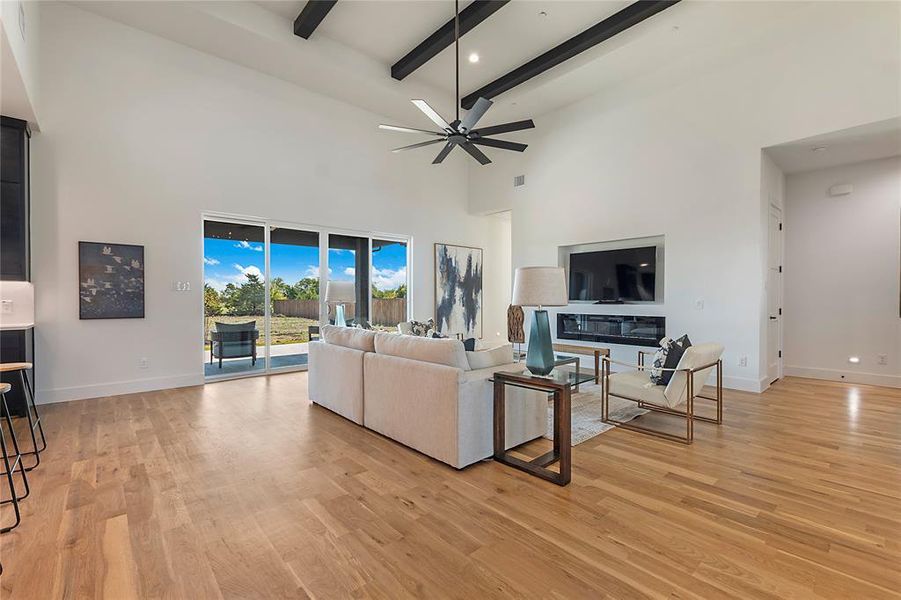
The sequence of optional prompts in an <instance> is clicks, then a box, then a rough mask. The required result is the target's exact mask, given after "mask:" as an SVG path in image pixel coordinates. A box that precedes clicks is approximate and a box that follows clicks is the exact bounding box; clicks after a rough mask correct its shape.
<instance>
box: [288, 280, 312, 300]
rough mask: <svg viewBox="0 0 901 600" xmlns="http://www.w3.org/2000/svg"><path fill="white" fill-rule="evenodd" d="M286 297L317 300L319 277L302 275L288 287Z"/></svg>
mask: <svg viewBox="0 0 901 600" xmlns="http://www.w3.org/2000/svg"><path fill="white" fill-rule="evenodd" d="M288 298H291V299H292V300H318V299H319V278H318V277H304V278H303V279H301V280H300V281H298V282H297V283H295V284H294V285H292V286H291V287H290V291H289V292H288Z"/></svg>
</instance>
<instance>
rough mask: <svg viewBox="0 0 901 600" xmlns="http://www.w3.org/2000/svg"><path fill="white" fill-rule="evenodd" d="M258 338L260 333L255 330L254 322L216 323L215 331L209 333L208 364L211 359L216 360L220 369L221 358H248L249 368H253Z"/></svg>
mask: <svg viewBox="0 0 901 600" xmlns="http://www.w3.org/2000/svg"><path fill="white" fill-rule="evenodd" d="M259 338H260V331H259V330H258V329H257V324H256V321H248V322H247V323H218V322H217V323H216V329H215V331H211V332H210V364H213V358H218V359H219V368H220V369H221V368H222V359H223V358H250V364H251V366H255V365H256V364H257V340H258V339H259Z"/></svg>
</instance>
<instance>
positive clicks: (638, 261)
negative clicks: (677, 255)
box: [569, 246, 657, 302]
mask: <svg viewBox="0 0 901 600" xmlns="http://www.w3.org/2000/svg"><path fill="white" fill-rule="evenodd" d="M656 274H657V248H656V247H655V246H646V247H643V248H622V249H619V250H604V251H598V252H574V253H573V254H570V255H569V299H570V300H572V301H583V302H584V301H592V302H653V301H654V300H655V288H656Z"/></svg>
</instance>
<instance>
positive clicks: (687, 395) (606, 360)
mask: <svg viewBox="0 0 901 600" xmlns="http://www.w3.org/2000/svg"><path fill="white" fill-rule="evenodd" d="M645 354H653V353H652V352H645V351H639V352H638V364H637V365H632V364H629V363H624V362H619V361H615V360H611V359H610V357H609V356H604V357H602V360H603V374H602V379H601V381H602V385H603V387H602V389H601V419H602V420H603V421H604V422H605V423H612V424H614V425H616V426H617V427H622V428H624V429H630V430H632V431H639V432H641V433H648V434H651V435H654V436H657V437H661V438H665V439H668V440H674V441H678V442H682V443H684V444H691V443H692V441H693V440H694V421H696V420H697V421H705V422H707V423H716V424H717V425H719V424H721V423H722V422H723V361H722V359H721V357H722V355H723V347H722V346H721V345H719V344H711V343H708V344H698V345H697V346H690V347H689V348H688V349H687V350H686V351H685V354H683V355H682V358H681V359H680V360H679V364H678V365H677V366H676V368H675V369H663V370H664V371H672V372H673V376H672V379H670V381H669V383H668V384H667V385H666V386H662V385H657V384H655V383H653V382H652V381H651V378H650V373H649V371H650V369H651V367H650V366H647V365H645V362H644V355H645ZM611 365H623V366H626V367H631V368H632V369H634V370H633V371H623V372H619V373H611V372H610V366H611ZM714 369H715V370H716V397H710V396H704V395H701V394H700V393H699V392H700V391H701V390H702V389H703V388H704V384H705V383H706V381H707V378H708V377H709V376H710V373H711V371H713V370H714ZM611 396H613V397H615V398H621V399H623V400H629V401H631V402H635V403H637V404H638V406H639V407H640V408H644V409H647V410H651V411H655V412H660V413H665V414H668V415H675V416H678V417H680V418H683V419H685V435H684V436H681V435H675V434H672V433H667V432H663V431H659V430H656V429H650V428H647V427H642V426H641V425H637V424H635V423H631V422H624V421H617V420H615V419H611V418H610V415H609V411H608V408H609V403H610V397H611ZM695 398H703V399H705V400H711V401H713V402H715V403H716V418H711V417H701V416H698V415H696V414H695V412H694V400H695ZM683 405H684V408H681V409H680V408H679V407H681V406H683Z"/></svg>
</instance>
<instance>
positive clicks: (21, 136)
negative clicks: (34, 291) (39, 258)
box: [0, 117, 31, 281]
mask: <svg viewBox="0 0 901 600" xmlns="http://www.w3.org/2000/svg"><path fill="white" fill-rule="evenodd" d="M28 144H29V130H28V123H27V122H25V121H21V120H19V119H13V118H10V117H0V279H2V280H4V281H28V280H30V279H31V264H30V263H31V261H30V258H31V248H30V246H31V240H30V239H29V238H30V235H29V230H30V228H29V221H30V218H29V217H30V215H29V205H30V203H29V189H28Z"/></svg>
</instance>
